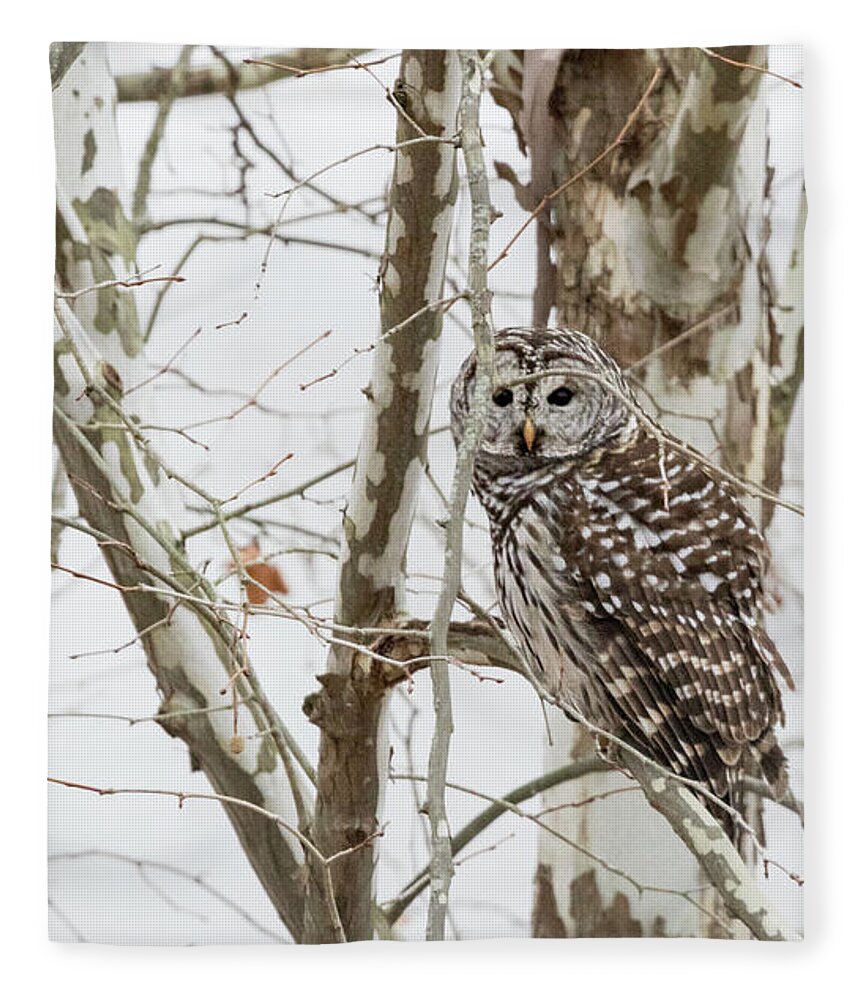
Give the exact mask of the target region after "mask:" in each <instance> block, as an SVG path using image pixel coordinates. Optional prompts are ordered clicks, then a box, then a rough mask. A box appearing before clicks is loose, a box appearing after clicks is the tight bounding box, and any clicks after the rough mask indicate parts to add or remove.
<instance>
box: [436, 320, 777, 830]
mask: <svg viewBox="0 0 860 1000" xmlns="http://www.w3.org/2000/svg"><path fill="white" fill-rule="evenodd" d="M475 370H476V362H475V357H474V355H472V356H471V357H469V358H468V359H467V360H466V361H465V362H464V364H463V366H462V368H461V370H460V373H459V375H458V377H457V379H456V381H455V383H454V386H453V388H452V393H451V415H452V430H453V433H454V438H455V441H457V443H458V444H459V441H460V440H461V438H462V435H463V430H464V425H465V421H466V419H467V417H468V414H469V410H470V406H471V403H472V400H473V396H474V383H475ZM589 376H590V377H589ZM595 376H596V378H597V379H600V380H601V381H602V382H603V384H602V385H601V384H600V383H599V382H598V381H596V379H595ZM511 383H513V384H511ZM495 384H496V389H495V392H494V395H493V399H492V403H491V404H490V413H489V415H488V421H487V426H486V430H485V433H484V437H483V440H482V441H481V443H480V445H479V449H478V453H477V456H476V461H475V471H474V480H473V487H474V490H475V492H476V494H477V496H478V498H479V500H480V501H481V503H482V505H483V506H484V508H485V509H486V512H487V515H488V517H489V521H490V528H491V536H492V543H493V552H494V562H495V577H496V587H497V592H498V598H499V603H500V607H501V610H502V614H503V617H504V619H505V622H506V624H507V625H508V627H509V628H510V630H511V631H512V632H513V634H514V635H515V636H516V638H517V639H518V641H519V644H520V647H521V649H522V651H523V655H524V656H525V658H526V660H527V661H528V665H529V667H530V668H531V670H532V672H533V673H534V674H535V676H536V678H537V680H538V681H539V683H540V684H541V685H542V686H543V687H544V688H545V689H547V690H548V691H549V692H550V693H552V694H554V695H555V696H556V697H557V698H558V700H559V702H560V703H561V704H562V705H564V706H568V707H570V708H572V709H574V710H575V712H576V713H578V714H579V715H581V716H583V717H584V718H585V719H587V720H588V721H589V722H591V723H593V724H594V725H597V726H599V727H600V728H602V729H605V730H608V731H610V732H611V733H613V734H614V735H616V736H618V737H619V738H621V739H622V740H624V741H625V742H627V743H628V744H630V745H632V746H633V747H635V748H636V749H637V750H639V751H640V752H642V753H645V754H646V755H648V756H649V757H650V758H652V759H653V760H655V761H657V762H658V763H660V764H662V765H663V766H666V767H668V768H670V769H672V770H674V772H675V773H677V774H679V775H682V776H684V777H686V778H691V779H694V780H697V781H701V782H703V783H704V784H705V786H706V787H708V788H709V789H710V790H711V791H712V792H713V793H714V794H715V795H716V796H718V797H719V798H721V799H723V800H725V801H726V802H728V803H730V804H732V805H735V806H737V805H739V802H740V799H739V797H738V794H737V793H738V787H739V781H738V779H739V778H740V776H741V774H742V773H744V772H748V773H752V774H761V775H763V776H764V778H765V779H766V780H767V782H768V783H769V784H770V786H771V787H772V789H773V791H774V793H775V795H776V797H777V798H779V797H781V796H782V794H783V793H784V791H785V789H786V786H787V762H786V759H785V756H784V755H783V753H782V750H781V749H780V747H779V745H778V744H777V741H776V737H775V735H774V726H775V725H776V724H777V723H782V722H783V709H782V701H781V697H780V692H779V688H778V686H777V681H776V673H777V672H778V673H779V674H781V675H782V676H783V678H784V679H785V681H786V683H787V684H788V685H789V686H791V683H792V682H791V677H790V675H789V673H788V670H787V668H786V666H785V664H784V663H783V661H782V659H781V657H780V655H779V653H778V652H777V650H776V648H775V646H774V645H773V643H772V642H771V640H770V639H769V637H768V635H767V633H766V632H765V631H764V628H763V627H762V624H761V615H762V578H763V574H764V569H765V559H766V546H765V542H764V540H763V538H762V537H761V535H760V534H759V532H758V530H757V529H756V526H755V524H754V522H753V520H752V518H751V517H750V515H749V513H748V512H747V511H746V509H745V508H744V506H743V504H742V503H741V502H740V500H739V498H738V495H737V493H736V491H735V490H734V489H733V488H732V487H731V485H730V484H729V483H728V482H727V481H726V480H725V479H724V478H722V477H720V476H719V474H718V473H716V472H714V471H713V470H712V469H709V468H708V467H707V466H706V465H704V464H703V463H702V462H700V461H697V460H696V459H695V458H692V457H691V456H689V455H688V454H685V453H684V452H682V451H680V450H677V449H676V448H675V447H673V444H674V443H676V439H675V438H673V437H671V436H670V435H668V434H666V436H665V438H664V440H663V444H662V446H661V443H660V442H659V441H658V438H657V436H655V434H654V433H653V430H650V429H649V428H648V425H647V423H646V417H645V414H644V411H643V410H642V409H641V408H640V407H639V406H638V404H637V402H636V399H635V396H634V395H633V392H632V390H631V389H630V386H629V385H628V383H627V381H626V380H625V378H624V376H623V374H622V373H621V371H620V369H619V368H618V366H617V365H616V364H615V362H614V361H613V360H612V359H611V358H610V357H609V356H608V355H607V354H606V353H605V352H604V351H603V350H601V349H600V348H599V347H598V346H597V345H596V344H595V343H594V342H593V341H592V340H591V339H590V338H588V337H587V336H585V335H584V334H581V333H575V332H572V331H568V330H531V329H511V330H505V331H502V332H501V333H499V334H498V335H497V338H496V373H495ZM607 386H608V387H611V390H613V391H610V389H609V388H607ZM720 819H721V821H722V822H723V823H724V825H725V826H726V828H727V829H728V830H729V832H731V833H735V832H736V831H735V830H734V829H733V825H732V823H731V819H730V818H726V817H720Z"/></svg>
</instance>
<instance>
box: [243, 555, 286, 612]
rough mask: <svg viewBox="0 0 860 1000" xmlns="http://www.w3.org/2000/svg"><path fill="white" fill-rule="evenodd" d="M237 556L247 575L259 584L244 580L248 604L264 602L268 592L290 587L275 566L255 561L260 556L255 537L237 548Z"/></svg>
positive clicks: (281, 591) (273, 592)
mask: <svg viewBox="0 0 860 1000" xmlns="http://www.w3.org/2000/svg"><path fill="white" fill-rule="evenodd" d="M239 558H240V559H241V560H242V565H243V567H245V572H246V573H247V575H248V576H249V577H250V578H251V579H252V580H256V582H257V583H259V584H260V586H259V587H255V586H254V584H253V583H247V582H246V592H247V594H248V602H249V603H250V604H265V603H266V601H267V600H268V599H269V593H272V594H288V593H289V589H290V588H289V587H288V586H287V584H286V582H285V580H284V578H283V577H282V576H281V573H280V570H279V569H278V568H277V566H271V565H270V564H269V563H266V562H258V561H257V560H259V558H260V546H259V543H258V542H257V540H256V539H254V541H253V542H251V543H250V544H249V545H246V546H245V547H244V548H243V549H239ZM231 568H235V567H232V564H231ZM267 591H268V593H267Z"/></svg>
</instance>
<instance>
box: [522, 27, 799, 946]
mask: <svg viewBox="0 0 860 1000" xmlns="http://www.w3.org/2000/svg"><path fill="white" fill-rule="evenodd" d="M720 51H722V52H724V54H726V55H728V56H730V57H731V58H734V59H736V60H739V61H745V62H750V63H755V64H758V65H764V63H765V59H766V52H765V51H764V50H763V49H761V48H750V47H741V48H735V49H730V50H720ZM556 61H557V60H556ZM545 62H546V61H544V62H543V63H541V61H539V60H534V59H533V60H532V61H531V63H530V64H529V63H526V69H528V66H529V65H531V66H532V67H538V68H539V67H540V66H541V65H545ZM657 67H659V68H660V69H661V75H660V78H659V81H658V84H657V86H656V87H655V89H654V91H653V93H652V95H651V96H650V98H649V100H648V102H647V104H646V106H645V107H644V108H643V109H642V112H641V113H640V114H639V115H638V116H637V118H636V120H635V122H634V123H633V125H632V127H631V128H630V130H629V132H628V133H627V135H626V137H625V141H624V143H623V144H622V145H621V146H620V147H619V148H617V149H616V150H615V151H614V152H613V153H612V154H611V155H610V156H608V157H606V158H605V159H603V160H602V161H601V162H600V163H599V164H598V165H597V166H596V167H594V168H593V169H592V170H590V171H589V172H588V173H586V174H585V175H584V176H583V177H582V178H581V179H580V180H579V181H577V183H575V184H573V185H571V186H570V187H569V188H567V189H566V190H565V191H564V192H563V193H562V194H561V195H560V196H559V197H558V198H557V200H556V202H555V207H554V213H553V221H554V234H555V237H554V251H555V259H556V282H555V293H556V297H555V305H556V308H557V313H558V324H559V325H560V326H568V327H571V328H574V329H579V330H583V331H584V332H586V333H588V334H589V335H591V336H593V337H595V338H596V339H597V340H599V341H600V342H601V343H602V344H603V346H605V347H606V348H607V349H608V350H609V351H610V353H611V354H612V355H613V356H614V357H616V358H617V360H618V361H619V362H620V363H621V364H622V365H631V364H634V363H636V362H637V361H638V360H639V359H640V358H643V357H644V356H645V355H647V354H649V352H651V351H652V350H654V349H655V348H657V347H659V346H661V345H665V344H667V343H668V342H670V341H671V340H672V339H673V338H675V337H677V336H678V334H680V333H681V332H683V331H684V330H686V329H687V328H688V327H690V326H692V325H693V324H694V323H696V322H698V321H700V320H702V319H704V318H705V317H707V316H709V315H711V314H713V313H716V312H718V311H720V310H722V311H723V319H722V323H721V324H718V323H717V324H713V325H712V326H711V327H709V328H706V329H704V330H703V331H702V332H701V333H699V334H697V335H696V336H693V337H690V338H688V339H686V340H685V341H684V342H683V343H680V344H679V345H678V346H676V347H673V348H672V349H671V350H669V351H666V352H665V353H664V354H663V355H661V357H660V358H659V359H658V360H656V361H654V362H652V363H651V364H649V365H648V366H647V367H646V368H644V369H643V370H642V371H640V372H637V375H640V376H642V377H643V380H644V382H645V384H646V386H647V389H648V390H649V393H650V394H651V396H652V397H653V398H654V399H655V400H656V402H657V404H658V405H659V406H661V407H665V408H666V409H669V410H676V411H680V412H684V413H689V414H690V416H691V417H692V418H702V417H705V418H707V419H710V420H712V421H714V423H715V425H719V422H720V421H721V420H724V419H729V418H731V419H738V418H739V417H740V413H739V411H738V408H737V407H735V408H733V407H732V406H731V405H730V404H731V398H730V397H731V393H730V392H727V388H726V384H725V383H727V382H728V381H729V380H730V379H731V378H732V377H733V375H734V373H735V372H738V373H741V372H742V371H743V370H744V369H745V368H746V367H747V366H748V365H749V364H750V363H751V354H754V351H753V349H752V348H751V347H747V348H746V354H745V355H742V356H741V357H740V358H738V356H737V352H738V346H739V343H740V342H742V340H743V338H744V337H748V325H744V317H743V316H742V315H741V313H740V307H741V305H742V301H743V294H742V289H743V286H744V281H745V279H746V278H747V277H751V275H750V274H749V267H750V265H751V264H753V263H754V261H753V256H752V255H751V251H750V245H751V244H750V241H749V238H748V227H749V226H750V224H751V222H750V220H751V218H752V216H753V215H754V214H755V213H754V212H753V210H752V206H751V204H750V201H751V200H752V201H753V202H755V201H756V199H757V200H758V203H759V205H758V207H760V202H761V199H762V197H763V195H764V192H763V190H762V187H761V186H759V187H758V188H757V189H756V190H755V193H754V194H751V188H750V185H748V184H747V185H741V184H740V183H739V182H738V153H739V150H740V148H741V142H742V140H743V138H744V134H745V131H746V129H747V126H748V123H749V119H750V115H751V112H752V110H753V108H754V102H755V98H756V94H757V92H758V89H759V85H760V79H761V77H760V74H758V73H755V72H752V71H744V70H741V69H739V68H738V67H736V66H730V65H728V64H726V63H724V62H722V61H720V60H718V59H715V58H713V57H709V56H707V55H706V54H704V53H703V52H701V51H700V50H696V49H677V50H662V51H653V50H593V51H589V50H572V51H568V52H567V53H565V54H564V56H563V58H562V59H561V60H560V62H558V72H557V75H556V78H555V85H554V87H553V88H552V90H551V94H550V97H549V100H548V106H547V108H546V109H545V111H546V115H547V117H548V118H549V119H550V120H551V121H552V123H553V126H554V127H553V128H548V127H547V126H546V125H544V126H543V127H542V129H541V130H540V133H536V134H540V135H542V136H543V141H544V147H543V148H541V149H540V150H537V151H532V150H531V149H530V151H529V152H530V155H532V156H533V157H535V158H536V162H537V163H538V167H539V170H541V169H542V170H544V171H545V167H541V165H542V164H546V163H547V162H549V163H550V164H551V178H550V180H549V181H544V182H543V183H544V187H548V188H550V189H552V188H553V187H555V186H558V185H560V184H562V183H563V182H564V181H565V180H566V179H567V178H569V177H571V176H573V175H575V174H576V173H577V172H578V171H581V170H582V169H583V168H584V167H586V166H587V165H588V164H589V163H591V161H592V160H594V159H595V157H597V156H598V155H599V154H600V153H601V152H602V151H603V150H604V149H606V147H607V146H609V145H610V144H611V143H612V142H613V141H614V140H615V138H616V136H617V135H618V134H619V132H620V131H621V129H622V128H623V127H624V125H625V122H626V121H627V119H628V116H629V115H630V114H631V112H632V111H633V109H634V108H635V107H636V105H637V102H638V101H639V100H640V98H641V96H642V94H643V93H644V92H645V90H646V88H647V87H648V84H649V80H651V78H652V76H653V74H654V71H655V68H657ZM533 71H536V70H534V69H533ZM526 76H528V74H526ZM545 83H546V81H542V82H541V87H542V89H545ZM522 86H523V93H524V94H528V93H530V92H533V91H534V90H535V88H536V86H537V85H536V84H534V83H532V82H530V81H529V80H528V79H524V81H523V85H522ZM509 103H510V104H511V105H512V106H513V107H514V108H515V107H516V102H514V101H511V100H510V98H509ZM536 118H537V116H536V114H535V111H534V110H532V112H531V120H532V121H534V120H535V119H536ZM520 124H521V125H523V124H525V126H526V127H525V128H523V129H522V131H524V132H527V128H528V123H527V122H526V123H523V122H522V121H521V123H520ZM756 218H758V216H756ZM755 263H756V265H757V262H755ZM538 287H539V293H540V294H539V296H538V298H540V297H541V296H543V295H545V281H544V282H539V283H538ZM757 301H758V300H757ZM541 311H542V314H543V315H546V313H547V310H546V308H545V306H541ZM754 322H755V323H756V324H757V323H758V317H756V319H755V321H754ZM720 338H722V339H720ZM753 342H755V338H753ZM759 342H761V338H759ZM727 345H731V346H727ZM720 347H724V348H725V349H724V352H723V355H724V356H725V355H726V354H728V355H731V357H732V359H733V363H734V368H733V369H730V370H728V371H727V372H725V373H722V372H715V371H714V357H715V355H719V350H720ZM733 352H734V353H733ZM791 357H792V358H793V357H794V353H793V352H791ZM753 395H754V394H753V393H751V392H748V393H747V399H746V401H745V413H744V417H743V422H744V423H745V429H744V430H742V431H741V432H740V435H739V437H744V436H745V439H746V440H747V441H749V439H750V429H751V426H752V424H751V422H750V419H749V416H750V413H751V411H752V410H753V409H754V408H755V402H754V400H753V398H752V397H753ZM666 422H667V424H668V425H669V426H670V427H671V428H672V429H673V430H674V431H675V432H676V433H678V434H679V435H680V436H682V437H684V438H686V439H687V440H689V441H691V443H693V444H694V445H696V446H697V447H699V448H700V449H701V450H703V451H705V452H710V451H712V450H713V447H714V441H713V438H712V437H711V435H710V430H709V428H708V425H707V424H706V423H703V422H702V421H701V420H696V419H692V420H689V421H687V420H676V419H674V418H668V419H667V420H666ZM752 470H753V466H752V465H751V464H750V463H749V462H745V463H742V466H741V468H739V469H737V470H736V471H738V472H743V471H747V472H749V471H752ZM754 478H755V477H754ZM553 731H554V735H555V737H556V738H555V743H554V746H553V747H551V748H550V749H549V751H548V757H547V768H548V769H551V768H556V767H558V766H560V765H561V764H563V763H564V762H565V761H567V760H569V759H570V758H571V756H572V757H573V758H574V759H575V758H576V757H577V756H578V755H580V754H586V753H590V752H592V751H593V741H592V738H591V737H590V736H589V735H588V734H587V733H583V732H577V731H576V730H575V729H574V731H573V733H571V731H570V729H569V727H568V725H567V723H566V722H565V721H564V720H563V719H561V718H560V717H558V718H554V719H553ZM622 783H623V779H621V778H620V776H618V775H591V776H589V777H587V778H585V779H584V780H583V783H582V786H581V789H580V792H581V794H582V795H584V796H588V795H594V794H597V795H600V794H602V793H604V792H606V791H611V790H613V789H615V788H616V787H620V785H621V784H622ZM564 794H565V793H564V792H563V791H561V790H559V789H553V790H552V791H550V792H548V793H547V795H546V796H545V802H546V805H547V806H548V807H552V806H554V805H559V804H560V803H561V802H563V801H564V797H563V796H564ZM552 822H553V825H554V826H558V827H559V828H561V827H563V828H564V829H565V831H566V832H567V834H568V836H570V837H571V838H572V839H574V840H576V841H577V842H579V843H584V844H586V845H588V846H591V847H594V848H598V847H599V849H600V851H601V852H602V853H603V854H604V856H606V855H607V854H609V855H611V856H612V858H613V859H614V860H615V861H616V862H617V863H618V864H619V865H620V866H621V867H622V868H624V870H626V871H630V872H631V873H632V874H635V875H636V877H637V878H642V879H643V880H646V881H652V882H655V883H663V884H667V885H668V886H669V887H678V888H680V887H683V886H684V885H691V884H694V883H695V882H696V881H697V866H696V865H695V864H694V863H692V861H691V858H690V857H689V855H687V854H686V852H685V851H684V849H683V847H682V845H681V844H680V843H679V842H678V841H677V840H676V839H675V837H674V836H673V835H672V834H671V833H669V831H668V830H667V829H666V827H665V824H664V822H663V820H662V819H660V817H659V816H657V815H656V814H655V813H654V812H653V810H651V809H650V807H649V806H648V804H647V803H646V802H644V801H643V799H642V797H641V796H633V795H614V796H612V797H610V798H608V799H606V800H601V801H600V802H597V803H595V804H594V805H593V806H589V807H586V808H583V809H578V810H567V811H564V812H562V813H560V814H558V816H557V817H556V818H555V819H553V820H552ZM633 831H635V835H634V834H633ZM540 865H541V867H540V869H539V872H540V873H542V874H541V877H540V879H539V882H538V886H537V888H538V891H537V894H536V904H535V905H536V907H540V908H541V910H542V912H544V913H546V905H547V899H549V898H550V897H549V893H548V889H547V886H546V884H544V883H546V881H547V879H549V880H550V883H551V886H552V890H553V897H554V898H555V899H556V900H564V901H565V903H567V904H569V905H567V908H566V909H565V906H561V909H560V911H559V912H560V913H561V915H562V919H563V920H564V923H565V926H566V929H567V933H568V934H569V935H572V936H611V935H613V934H620V933H625V934H630V935H637V936H638V935H646V936H651V935H663V934H669V935H678V934H701V933H703V932H707V928H706V927H704V926H703V925H702V921H701V919H700V916H699V915H698V914H697V913H696V911H695V909H694V908H693V907H691V906H690V905H688V904H687V903H686V902H685V901H684V900H682V899H680V898H679V897H672V896H664V897H658V896H653V895H652V896H648V895H646V896H643V897H639V896H637V895H636V894H635V893H633V894H631V892H630V887H629V885H625V884H624V883H623V881H619V880H617V879H615V878H614V877H613V876H611V875H610V874H609V873H607V872H605V871H603V870H600V869H599V868H596V867H593V866H591V865H590V864H589V862H588V861H587V859H584V858H581V857H577V856H576V855H574V854H572V853H571V852H569V851H564V850H563V849H562V847H561V846H560V845H559V843H558V842H557V841H554V840H553V838H551V837H549V836H544V835H542V837H541V841H540ZM541 880H542V881H541ZM542 885H543V888H541V886H542ZM542 925H543V926H545V925H546V921H542Z"/></svg>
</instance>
